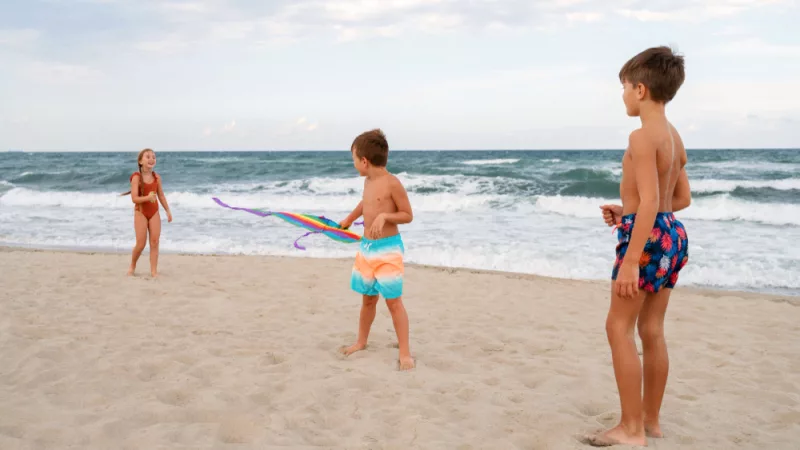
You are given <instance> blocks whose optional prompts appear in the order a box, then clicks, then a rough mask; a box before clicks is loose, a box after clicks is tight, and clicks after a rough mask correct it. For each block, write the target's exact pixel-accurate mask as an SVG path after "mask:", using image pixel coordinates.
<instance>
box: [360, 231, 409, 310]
mask: <svg viewBox="0 0 800 450" xmlns="http://www.w3.org/2000/svg"><path fill="white" fill-rule="evenodd" d="M404 254H405V247H404V246H403V239H402V238H401V237H400V235H399V234H396V235H394V236H389V237H386V238H382V239H377V240H371V239H367V238H361V245H360V247H359V249H358V253H356V261H355V264H354V265H353V274H352V276H351V278H350V287H351V288H352V289H353V290H354V291H356V292H358V293H359V294H362V295H382V296H383V298H385V299H386V300H392V299H396V298H399V297H401V296H402V295H403V274H404V272H405V269H404V266H403V255H404Z"/></svg>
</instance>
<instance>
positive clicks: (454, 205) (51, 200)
mask: <svg viewBox="0 0 800 450" xmlns="http://www.w3.org/2000/svg"><path fill="white" fill-rule="evenodd" d="M216 195H217V196H218V197H220V198H221V199H222V200H223V201H225V202H226V203H228V204H230V205H233V206H240V207H248V208H263V209H270V210H281V211H295V212H306V213H313V212H319V211H348V210H350V209H352V208H354V207H355V206H356V205H357V204H358V202H359V201H360V200H361V196H360V195H357V194H351V195H337V196H314V195H302V194H294V195H275V194H270V193H246V194H242V193H230V194H228V193H225V192H220V193H217V194H216ZM211 197H212V195H210V194H206V195H204V194H197V193H194V192H167V201H168V202H169V204H170V207H171V208H172V209H173V210H177V209H180V208H186V209H193V210H197V209H216V208H219V206H217V205H216V204H215V203H214V202H213V200H211ZM513 202H514V199H513V197H509V196H502V195H482V194H475V195H467V196H465V195H461V194H457V193H446V192H444V193H435V194H428V195H417V196H413V198H412V206H413V208H414V210H415V211H422V212H456V211H463V210H474V209H480V210H489V209H490V208H491V207H492V205H498V204H505V205H511V204H513ZM0 205H2V206H16V207H41V208H44V207H59V208H76V209H82V208H112V209H124V208H132V207H133V203H132V202H131V199H130V197H129V196H120V195H119V194H118V193H86V192H61V191H45V192H39V191H33V190H29V189H25V188H14V189H12V190H10V191H8V192H6V193H5V194H4V195H2V196H0Z"/></svg>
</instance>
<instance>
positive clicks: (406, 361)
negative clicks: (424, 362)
mask: <svg viewBox="0 0 800 450" xmlns="http://www.w3.org/2000/svg"><path fill="white" fill-rule="evenodd" d="M414 367H416V364H415V363H414V358H412V357H411V356H401V357H400V370H411V369H413V368H414Z"/></svg>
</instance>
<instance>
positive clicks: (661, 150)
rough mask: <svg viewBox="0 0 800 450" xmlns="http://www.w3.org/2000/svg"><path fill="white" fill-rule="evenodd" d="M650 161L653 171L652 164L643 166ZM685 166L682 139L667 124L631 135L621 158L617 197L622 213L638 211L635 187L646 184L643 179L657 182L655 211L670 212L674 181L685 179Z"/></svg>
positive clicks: (650, 126) (648, 125)
mask: <svg viewBox="0 0 800 450" xmlns="http://www.w3.org/2000/svg"><path fill="white" fill-rule="evenodd" d="M651 158H654V159H655V171H654V170H653V165H652V164H647V162H648V161H650V159H651ZM635 160H636V161H635ZM685 165H686V149H685V148H684V146H683V140H682V139H681V137H680V134H679V133H678V130H676V129H675V127H673V126H672V124H670V123H669V122H664V123H658V124H647V125H644V126H642V128H639V129H638V130H635V131H634V132H633V133H631V136H630V143H629V145H628V148H627V150H626V151H625V155H624V156H623V158H622V181H621V182H620V198H621V199H622V205H623V208H624V209H623V214H632V213H634V212H636V211H637V210H638V209H639V203H640V202H641V196H640V189H639V186H641V184H643V183H646V182H648V181H650V180H647V179H646V177H656V178H657V179H658V185H657V186H658V191H657V194H658V210H659V211H660V212H672V199H673V194H674V193H675V189H676V186H677V184H678V180H679V179H680V178H682V177H685V176H686V173H685V171H684V166H685ZM637 178H641V179H637Z"/></svg>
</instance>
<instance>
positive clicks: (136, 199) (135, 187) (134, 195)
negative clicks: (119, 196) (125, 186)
mask: <svg viewBox="0 0 800 450" xmlns="http://www.w3.org/2000/svg"><path fill="white" fill-rule="evenodd" d="M139 182H140V177H133V178H132V179H131V201H132V202H133V203H134V204H137V205H139V204H142V203H147V202H149V201H152V200H153V194H152V193H151V194H149V195H146V196H141V195H139Z"/></svg>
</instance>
